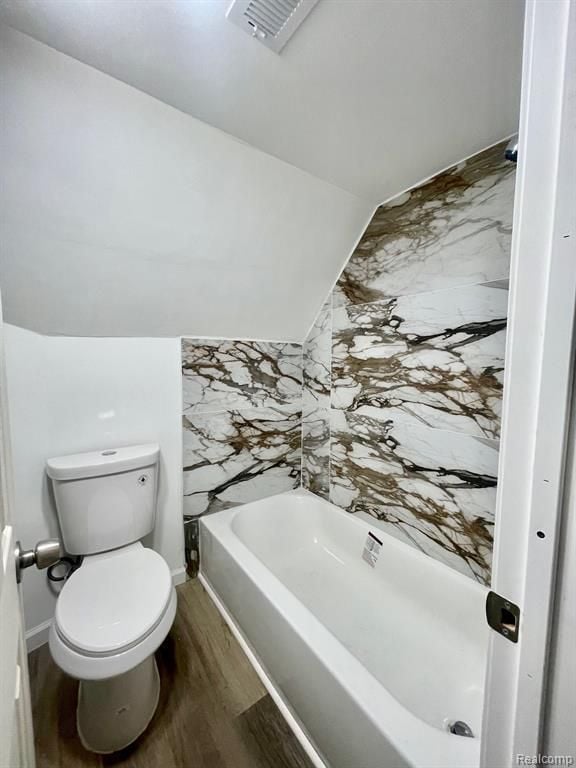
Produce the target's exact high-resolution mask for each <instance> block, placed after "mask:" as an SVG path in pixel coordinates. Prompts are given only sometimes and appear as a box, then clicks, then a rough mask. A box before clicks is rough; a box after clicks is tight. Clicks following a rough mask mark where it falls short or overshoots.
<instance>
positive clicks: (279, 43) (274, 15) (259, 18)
mask: <svg viewBox="0 0 576 768" xmlns="http://www.w3.org/2000/svg"><path fill="white" fill-rule="evenodd" d="M317 2H318V0H233V2H232V5H231V6H230V8H228V11H227V13H226V18H227V19H229V21H231V22H232V23H233V24H235V25H236V26H237V27H240V29H243V30H244V31H245V32H247V33H248V34H249V35H250V36H251V37H254V38H255V39H256V40H258V41H259V42H261V43H262V44H263V45H265V46H266V47H267V48H270V50H272V51H275V52H276V53H280V51H281V50H282V48H283V47H284V46H285V45H286V43H287V42H288V40H290V38H291V37H292V35H293V34H294V32H296V30H297V29H298V27H299V26H300V24H302V22H303V21H304V19H305V18H306V16H308V14H309V13H310V11H311V10H312V9H313V8H314V6H315V5H316V3H317Z"/></svg>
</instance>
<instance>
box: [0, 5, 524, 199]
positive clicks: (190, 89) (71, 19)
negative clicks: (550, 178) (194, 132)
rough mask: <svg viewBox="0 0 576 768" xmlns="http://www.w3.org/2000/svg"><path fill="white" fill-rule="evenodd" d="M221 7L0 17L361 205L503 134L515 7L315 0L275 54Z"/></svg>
mask: <svg viewBox="0 0 576 768" xmlns="http://www.w3.org/2000/svg"><path fill="white" fill-rule="evenodd" d="M228 4H229V2H228V0H40V1H39V0H1V2H0V20H3V21H5V22H6V23H8V24H9V25H11V26H13V27H15V28H16V29H19V30H20V31H22V32H25V33H27V34H29V35H31V36H32V37H35V38H36V39H38V40H40V41H42V42H44V43H46V44H48V45H50V46H52V47H54V48H56V49H57V50H59V51H62V52H64V53H66V54H68V55H70V56H73V57H74V58H76V59H78V60H79V61H83V62H85V63H87V64H90V65H91V66H93V67H95V68H96V69H99V70H101V71H102V72H106V73H107V74H109V75H112V76H113V77H115V78H118V79H119V80H122V81H123V82H125V83H129V84H130V85H133V86H134V87H136V88H139V89H140V90H142V91H144V92H145V93H148V94H151V95H152V96H155V97H156V98H158V99H160V100H161V101H164V102H165V103H166V104H170V105H172V106H174V107H177V108H178V109H180V110H182V111H183V112H187V113H188V114H190V115H193V116H194V117H197V118H199V119H200V120H203V121H204V122H206V123H209V124H210V125H213V126H216V127H217V128H220V129H221V130H223V131H226V132H227V133H229V134H231V135H233V136H236V137H238V138H240V139H242V140H243V141H246V142H247V143H249V144H251V145H252V146H254V147H257V148H258V149H261V150H263V151H264V152H268V153H269V154H271V155H274V156H275V157H278V158H281V159H282V160H285V161H286V162H288V163H291V164H292V165H295V166H296V167H298V168H301V169H303V170H305V171H308V172H309V173H311V174H313V175H314V176H317V177H319V178H321V179H324V180H326V181H329V182H331V183H332V184H335V185H337V186H339V187H342V189H345V190H347V191H349V192H352V193H353V194H356V195H360V196H362V197H365V198H367V199H369V200H371V201H373V202H382V201H383V200H385V199H386V198H388V197H390V196H391V195H393V194H396V193H397V192H399V191H401V190H403V189H406V188H407V187H409V186H412V185H413V184H414V183H416V182H417V181H419V180H421V179H423V178H425V177H427V176H429V175H431V174H433V173H434V172H436V171H438V170H439V169H441V168H444V167H446V166H447V165H450V164H451V163H453V162H455V161H456V160H459V159H461V158H463V157H465V156H468V155H470V154H473V153H474V152H476V151H478V150H480V149H482V148H484V147H486V146H488V145H489V144H492V143H494V142H495V141H497V140H499V139H501V138H503V137H505V136H507V135H509V134H510V133H513V132H514V131H515V130H516V126H517V118H518V104H519V82H520V56H521V42H522V25H523V3H522V2H521V0H497V2H495V0H320V2H319V4H318V5H317V6H316V8H315V9H314V11H313V12H312V14H311V15H310V16H309V17H308V19H307V20H306V22H305V23H304V24H303V26H302V27H301V28H300V29H299V30H298V32H297V33H296V35H295V36H294V38H293V39H292V40H291V41H290V42H289V43H288V45H287V46H286V48H285V49H284V50H283V51H282V53H281V55H276V54H274V53H272V52H271V51H269V50H268V49H267V48H265V47H264V46H262V45H260V44H259V43H257V42H256V41H255V40H253V39H251V38H250V37H249V36H248V35H246V34H245V33H244V32H242V31H241V30H239V29H238V28H237V27H235V26H234V25H232V24H231V23H230V22H228V21H226V19H225V12H226V9H227V7H228Z"/></svg>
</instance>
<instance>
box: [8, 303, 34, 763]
mask: <svg viewBox="0 0 576 768" xmlns="http://www.w3.org/2000/svg"><path fill="white" fill-rule="evenodd" d="M5 382H6V377H5V371H4V347H3V338H2V310H1V307H0V547H1V551H0V554H1V556H2V560H1V562H0V767H1V768H34V765H35V758H34V738H33V731H32V712H31V707H30V687H29V680H28V662H27V656H26V648H25V644H24V632H23V620H22V607H21V603H20V590H19V588H18V585H17V583H16V569H15V558H14V548H15V540H14V528H13V526H12V524H11V519H12V514H11V513H12V508H11V507H12V504H11V499H12V493H11V487H12V486H11V474H10V472H11V463H10V441H9V429H8V417H7V408H6V384H5Z"/></svg>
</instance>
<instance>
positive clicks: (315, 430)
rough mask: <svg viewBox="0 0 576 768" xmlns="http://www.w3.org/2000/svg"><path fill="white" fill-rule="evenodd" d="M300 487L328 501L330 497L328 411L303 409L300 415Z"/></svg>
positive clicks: (325, 409) (324, 409)
mask: <svg viewBox="0 0 576 768" xmlns="http://www.w3.org/2000/svg"><path fill="white" fill-rule="evenodd" d="M302 485H303V486H304V488H306V489H307V490H309V491H312V493H316V494H318V496H322V498H324V499H328V498H329V495H330V411H329V409H328V408H313V409H311V410H307V409H305V410H304V412H303V414H302Z"/></svg>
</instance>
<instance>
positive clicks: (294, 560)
mask: <svg viewBox="0 0 576 768" xmlns="http://www.w3.org/2000/svg"><path fill="white" fill-rule="evenodd" d="M374 536H375V537H376V540H379V542H381V544H379V543H378V541H376V543H374V542H375V539H374ZM368 540H369V541H370V546H369V549H368V552H367V553H365V545H366V543H367V541H368ZM200 547H201V549H200V559H201V573H200V578H201V580H202V582H203V584H204V585H205V586H206V588H207V589H208V592H209V593H210V595H211V596H212V598H213V599H214V601H215V602H216V605H217V606H218V607H219V609H220V611H221V612H222V614H223V616H224V618H225V619H226V620H227V621H228V623H229V624H230V626H231V627H232V629H233V631H234V632H235V634H236V635H237V636H238V637H239V639H240V640H241V642H243V646H244V647H245V649H246V650H247V651H248V655H249V657H250V658H251V659H252V661H253V663H254V665H255V667H256V669H257V670H258V671H259V673H260V674H261V676H262V677H263V680H264V682H265V684H266V686H267V687H268V689H269V690H270V691H271V693H272V694H273V695H274V698H275V700H276V701H277V702H278V703H279V704H280V706H281V709H282V711H283V712H284V714H285V715H286V717H287V720H288V722H289V723H290V724H291V725H292V727H293V730H294V732H295V733H296V735H297V736H298V738H299V739H300V741H301V742H302V744H303V746H304V747H305V749H306V750H307V751H308V754H309V755H310V756H311V757H312V759H313V762H314V763H315V764H316V765H317V766H322V765H328V766H331V768H396V767H397V766H398V768H400V767H402V768H403V767H404V766H414V767H416V768H467V767H468V766H470V767H472V766H476V767H477V766H478V765H479V754H480V740H479V735H480V729H481V716H482V700H483V688H484V672H485V657H486V648H487V643H488V628H487V625H486V621H485V618H484V602H485V598H486V589H484V588H483V587H481V586H479V585H478V584H476V583H475V582H473V581H472V580H471V579H468V578H467V577H465V576H462V575H460V574H459V573H457V572H455V571H453V570H452V569H450V568H448V567H447V566H445V565H443V564H441V563H439V562H437V561H435V560H433V559H432V558H430V557H427V556H426V555H423V554H421V553H420V552H418V551H417V550H415V549H412V548H411V547H409V546H407V545H406V544H404V543H402V542H400V541H396V540H395V539H394V538H392V537H390V536H387V535H386V534H383V533H382V532H381V531H379V530H378V528H376V527H374V526H371V525H370V524H369V523H367V522H365V521H363V520H360V519H357V518H356V517H355V516H352V515H349V514H347V513H345V512H343V511H342V510H340V509H339V508H338V507H335V506H334V505H332V504H329V503H328V502H326V501H323V500H322V499H319V498H318V497H316V496H314V495H313V494H311V493H308V492H307V491H295V492H290V493H285V494H280V495H278V496H273V497H271V498H268V499H263V500H261V501H257V502H252V503H250V504H246V505H243V506H240V507H235V508H232V509H229V510H225V511H223V512H218V513H216V514H214V515H210V516H208V517H205V518H203V519H202V520H201V525H200ZM363 554H365V557H366V558H367V559H364V557H363ZM456 720H461V721H465V722H466V723H467V724H468V725H469V726H470V727H471V730H472V732H473V734H474V737H473V738H470V737H466V736H458V735H455V734H452V733H450V732H449V730H448V725H449V724H450V723H452V722H454V721H456Z"/></svg>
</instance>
